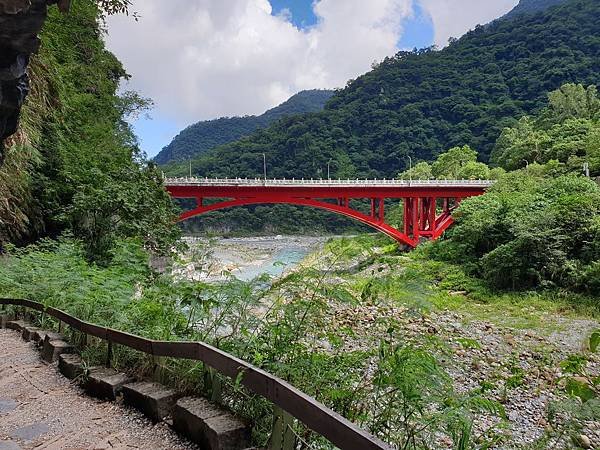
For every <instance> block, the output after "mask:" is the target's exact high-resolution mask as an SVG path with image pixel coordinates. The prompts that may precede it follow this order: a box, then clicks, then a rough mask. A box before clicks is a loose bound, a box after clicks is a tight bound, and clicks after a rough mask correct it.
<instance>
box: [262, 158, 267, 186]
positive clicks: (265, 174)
mask: <svg viewBox="0 0 600 450" xmlns="http://www.w3.org/2000/svg"><path fill="white" fill-rule="evenodd" d="M262 155H263V176H264V178H265V181H267V155H265V154H264V153H263V154H262Z"/></svg>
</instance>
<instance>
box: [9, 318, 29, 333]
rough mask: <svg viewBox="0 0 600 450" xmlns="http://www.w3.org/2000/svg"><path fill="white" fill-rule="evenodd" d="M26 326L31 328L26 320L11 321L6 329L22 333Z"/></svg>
mask: <svg viewBox="0 0 600 450" xmlns="http://www.w3.org/2000/svg"><path fill="white" fill-rule="evenodd" d="M26 326H30V324H28V323H27V322H25V321H24V320H9V321H8V322H6V328H8V329H9V330H15V331H21V330H22V329H23V328H24V327H26Z"/></svg>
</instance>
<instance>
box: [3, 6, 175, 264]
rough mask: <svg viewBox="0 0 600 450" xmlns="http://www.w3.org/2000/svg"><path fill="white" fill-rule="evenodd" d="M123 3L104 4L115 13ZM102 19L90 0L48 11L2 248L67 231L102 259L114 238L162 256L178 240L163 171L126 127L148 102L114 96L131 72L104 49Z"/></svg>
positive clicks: (12, 159) (14, 156)
mask: <svg viewBox="0 0 600 450" xmlns="http://www.w3.org/2000/svg"><path fill="white" fill-rule="evenodd" d="M125 3H126V2H125ZM125 3H123V2H121V1H115V2H112V1H109V2H104V4H103V6H105V7H108V10H107V12H109V13H110V12H116V10H115V11H113V10H111V9H110V5H113V6H114V7H115V8H117V9H118V8H122V7H123V6H124V5H125ZM125 6H126V5H125ZM101 15H102V12H101V11H100V9H99V8H98V6H97V4H96V2H95V1H92V0H83V1H78V2H74V4H73V5H72V8H71V11H70V13H69V14H68V15H62V14H60V13H58V11H56V10H54V9H52V10H51V11H50V14H49V17H48V20H47V21H46V24H45V26H44V29H43V33H42V36H41V38H42V46H41V50H40V54H39V55H37V56H36V57H35V58H34V59H33V61H32V63H31V66H30V76H31V79H32V92H31V94H30V95H29V97H28V99H27V102H26V104H25V106H24V109H23V120H22V124H21V129H20V131H19V133H18V134H17V136H16V137H15V138H14V139H13V141H12V142H9V145H10V147H9V148H8V152H7V161H6V163H5V164H4V165H3V166H2V167H1V168H0V180H2V181H4V183H2V185H1V186H0V190H2V191H3V192H2V193H3V194H4V193H5V192H6V193H7V199H8V201H7V202H0V245H1V244H2V243H4V242H7V241H13V242H14V241H17V242H18V241H19V240H26V239H31V238H35V237H39V236H43V235H50V236H56V235H58V234H60V233H62V232H64V231H66V230H70V231H71V232H73V233H75V235H76V236H81V237H82V238H83V239H84V240H85V242H86V243H87V246H88V254H89V256H90V257H91V258H95V259H99V260H103V259H105V258H106V257H107V256H108V251H109V249H110V242H111V241H113V240H114V239H116V238H120V237H139V238H141V239H143V240H144V241H145V243H146V244H147V246H148V247H150V248H154V249H165V248H167V247H168V246H170V245H171V244H172V242H173V241H174V238H175V237H176V236H177V233H176V232H175V230H174V229H173V227H172V221H173V217H175V216H174V208H173V206H172V204H171V201H170V199H169V197H168V195H167V194H166V192H165V191H164V189H163V188H162V182H161V180H160V177H159V172H158V171H157V170H156V169H155V168H153V167H152V166H149V165H147V164H145V163H144V161H143V155H142V154H140V151H139V148H138V146H137V142H136V138H135V136H134V135H133V133H132V132H131V129H130V127H129V125H128V124H127V122H126V121H125V119H126V117H127V116H128V115H130V114H135V113H136V112H138V111H139V110H140V109H143V108H144V107H146V106H147V105H148V103H149V101H148V100H146V99H143V98H140V97H139V96H138V95H136V94H135V93H131V92H130V93H125V94H124V95H122V96H118V95H117V90H118V87H119V83H120V81H121V80H122V79H124V78H126V77H127V74H126V72H125V71H124V69H123V67H122V65H121V63H120V62H119V61H118V60H117V59H116V58H115V56H114V55H112V54H111V53H110V52H108V51H107V50H106V49H105V46H104V43H103V41H102V32H101ZM11 144H12V145H11Z"/></svg>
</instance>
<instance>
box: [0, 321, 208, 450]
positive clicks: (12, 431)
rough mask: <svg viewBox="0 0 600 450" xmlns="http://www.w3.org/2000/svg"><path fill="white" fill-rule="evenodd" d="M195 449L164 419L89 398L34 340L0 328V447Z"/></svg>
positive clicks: (13, 449)
mask: <svg viewBox="0 0 600 450" xmlns="http://www.w3.org/2000/svg"><path fill="white" fill-rule="evenodd" d="M33 448H35V449H36V450H41V449H46V450H49V449H52V450H64V449H97V450H100V449H111V450H114V449H118V450H125V449H128V450H131V449H136V448H140V449H152V450H154V449H194V448H196V447H195V446H193V445H192V444H190V443H189V442H187V441H185V440H184V439H182V438H180V437H178V436H177V435H176V434H175V433H174V432H173V431H172V430H171V429H170V428H169V427H168V425H166V424H164V423H160V424H157V425H153V424H152V423H151V422H150V421H149V420H147V419H145V418H144V416H142V415H141V414H140V413H138V412H137V411H135V410H133V409H130V408H127V407H124V406H122V405H119V404H117V403H110V402H102V401H99V400H95V399H92V398H90V397H87V396H86V395H85V394H84V393H83V391H82V390H81V389H80V388H79V387H77V386H76V385H73V384H71V383H70V382H69V381H68V380H67V379H66V378H63V377H62V375H60V374H59V373H58V371H57V370H56V368H55V367H54V366H53V365H49V364H46V363H45V362H43V361H42V360H41V359H40V356H39V352H38V351H37V350H36V349H35V348H34V347H33V344H32V343H28V342H24V341H23V340H22V339H21V337H20V335H19V334H18V333H16V332H14V331H12V330H2V329H0V450H19V449H33Z"/></svg>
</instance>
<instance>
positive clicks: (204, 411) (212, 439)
mask: <svg viewBox="0 0 600 450" xmlns="http://www.w3.org/2000/svg"><path fill="white" fill-rule="evenodd" d="M0 324H1V325H2V327H3V328H8V329H12V330H14V331H16V332H20V333H21V336H22V338H23V339H24V340H26V341H31V342H33V343H34V344H35V345H37V346H38V347H39V348H40V351H41V358H42V359H43V360H44V361H46V362H48V363H51V364H52V363H57V366H58V370H59V371H60V373H61V374H62V375H64V376H65V377H66V378H68V379H71V380H74V381H75V382H78V383H80V384H81V385H82V387H83V389H84V390H85V391H86V393H87V394H88V395H90V396H94V397H97V398H100V399H104V400H108V401H123V402H124V403H126V404H128V405H130V406H133V407H134V408H136V409H138V410H140V411H141V412H142V413H143V414H144V415H146V416H147V417H148V418H149V419H150V420H152V421H153V422H155V423H157V422H161V421H165V422H166V423H169V424H171V425H172V427H173V428H174V429H175V430H176V431H177V432H178V433H180V434H182V435H184V436H186V437H187V438H188V439H190V440H191V441H192V442H195V443H196V444H198V445H199V447H200V448H201V449H206V450H244V449H247V450H250V449H249V446H250V434H251V428H250V426H249V424H248V423H247V422H245V421H244V420H242V419H240V418H238V417H236V416H234V415H233V414H232V413H231V412H230V411H228V410H227V409H225V408H224V407H222V406H220V405H216V404H214V403H212V402H210V401H208V400H206V399H204V398H198V397H182V396H181V395H179V394H178V393H177V392H176V391H174V390H172V389H170V388H168V387H166V386H163V385H162V384H159V383H156V382H154V381H145V380H135V379H134V378H132V377H130V376H129V375H127V374H125V373H121V372H117V371H116V370H114V369H111V368H106V367H92V368H89V369H86V368H85V367H84V364H83V361H82V359H81V357H80V356H79V355H78V354H76V352H75V348H74V346H72V345H71V344H70V343H68V342H67V341H66V339H65V338H64V336H63V335H61V334H60V333H55V332H53V331H47V330H42V329H40V328H38V327H35V326H32V325H31V324H29V323H27V322H26V321H24V320H10V318H9V317H7V316H0Z"/></svg>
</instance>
